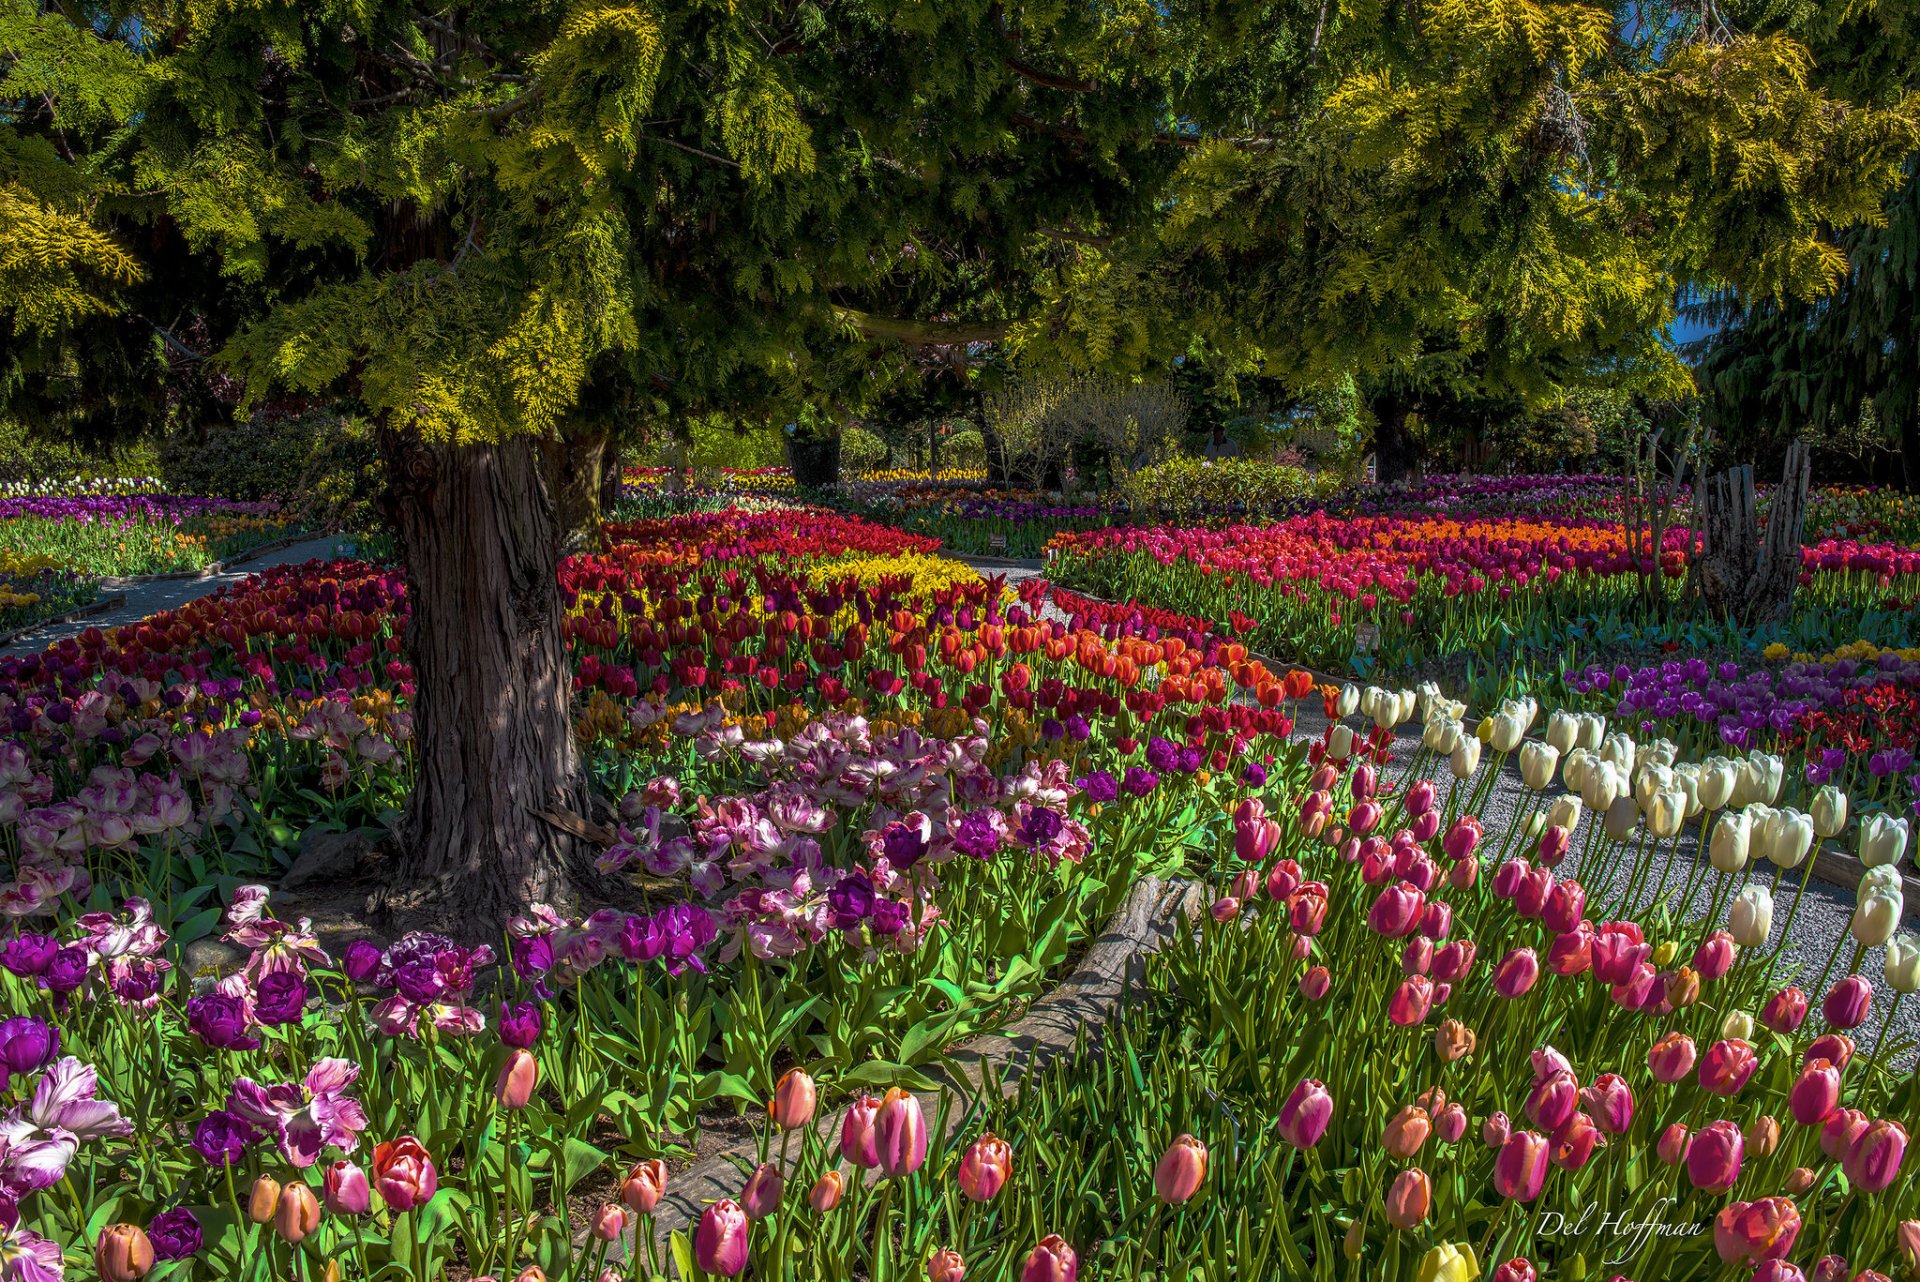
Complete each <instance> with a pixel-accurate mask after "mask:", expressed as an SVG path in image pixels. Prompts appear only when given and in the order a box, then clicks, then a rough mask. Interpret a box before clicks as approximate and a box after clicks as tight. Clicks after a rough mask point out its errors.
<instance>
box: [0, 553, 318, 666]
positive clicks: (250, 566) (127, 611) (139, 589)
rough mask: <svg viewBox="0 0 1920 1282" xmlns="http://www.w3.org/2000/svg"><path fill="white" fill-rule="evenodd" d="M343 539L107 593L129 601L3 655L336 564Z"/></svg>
mask: <svg viewBox="0 0 1920 1282" xmlns="http://www.w3.org/2000/svg"><path fill="white" fill-rule="evenodd" d="M341 542H342V540H341V539H340V537H339V536H337V535H332V534H329V535H325V536H323V537H321V538H316V539H308V540H306V541H305V542H303V543H295V544H293V545H291V546H289V547H284V548H277V549H275V550H274V551H272V552H265V553H262V554H261V555H260V556H258V557H255V558H253V559H250V560H247V561H244V562H242V563H240V564H237V565H233V566H232V567H230V568H228V569H226V570H222V571H221V572H220V573H218V574H209V575H207V576H206V577H205V578H202V579H155V580H153V581H152V582H148V583H137V584H135V585H133V586H132V587H128V588H120V589H104V590H103V592H102V595H105V596H119V595H122V594H124V595H125V596H126V598H127V599H126V602H125V603H124V604H122V605H118V606H115V607H114V608H113V609H111V610H106V611H102V612H101V613H99V614H90V615H87V616H86V617H85V618H80V619H73V620H71V621H69V622H66V623H49V624H47V625H46V626H45V627H42V628H38V629H36V630H34V631H32V632H29V633H27V634H26V635H25V636H23V637H19V638H16V639H15V640H14V641H13V642H11V643H10V644H8V645H7V646H6V647H5V648H4V649H0V655H10V654H34V653H37V652H38V651H41V650H44V649H46V648H47V647H48V646H49V645H52V644H53V643H54V642H55V641H58V640H60V639H61V638H62V637H70V636H78V635H79V634H80V633H82V632H84V631H86V630H87V629H88V628H111V627H115V626H117V625H119V624H122V623H138V622H139V621H140V620H142V619H144V618H146V617H147V616H148V615H151V614H158V613H159V612H160V611H162V610H173V609H177V608H179V607H180V606H183V605H185V604H186V603H187V602H189V601H192V600H196V599H198V598H200V597H203V596H212V595H213V594H214V593H215V592H218V591H219V590H220V589H221V588H223V587H227V586H229V585H231V584H235V583H239V582H241V581H243V580H244V579H246V577H247V576H248V575H251V574H258V573H259V572H260V571H262V570H265V569H269V568H271V567H272V566H276V565H298V564H299V563H301V562H302V561H313V560H330V559H332V558H333V557H335V556H337V555H338V554H339V550H340V545H341Z"/></svg>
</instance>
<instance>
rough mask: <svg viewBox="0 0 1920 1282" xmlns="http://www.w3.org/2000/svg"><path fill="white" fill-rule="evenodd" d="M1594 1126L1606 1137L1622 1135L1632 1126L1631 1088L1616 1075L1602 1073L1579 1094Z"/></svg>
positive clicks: (1624, 1080)
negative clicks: (1590, 1114)
mask: <svg viewBox="0 0 1920 1282" xmlns="http://www.w3.org/2000/svg"><path fill="white" fill-rule="evenodd" d="M1580 1099H1581V1102H1582V1103H1583V1104H1585V1105H1586V1106H1587V1109H1588V1110H1589V1111H1590V1112H1591V1113H1592V1114H1593V1121H1594V1125H1596V1126H1598V1127H1599V1128H1600V1129H1601V1131H1603V1132H1605V1133H1606V1134H1608V1135H1624V1134H1626V1132H1627V1128H1628V1127H1630V1126H1632V1125H1633V1088H1632V1087H1630V1086H1628V1085H1627V1079H1626V1078H1624V1077H1621V1076H1620V1075H1619V1074H1618V1073H1602V1074H1601V1075H1600V1076H1598V1077H1596V1078H1594V1079H1593V1083H1592V1085H1590V1086H1587V1087H1586V1088H1585V1089H1583V1090H1582V1091H1581V1092H1580Z"/></svg>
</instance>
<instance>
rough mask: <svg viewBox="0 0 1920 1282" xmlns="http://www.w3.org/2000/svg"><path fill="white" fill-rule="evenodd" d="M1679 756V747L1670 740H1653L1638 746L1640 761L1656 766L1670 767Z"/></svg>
mask: <svg viewBox="0 0 1920 1282" xmlns="http://www.w3.org/2000/svg"><path fill="white" fill-rule="evenodd" d="M1679 755H1680V746H1679V745H1678V744H1676V743H1674V741H1673V740H1671V739H1655V740H1654V741H1653V742H1652V743H1643V744H1641V745H1640V760H1642V761H1645V762H1650V763H1652V764H1653V765H1656V766H1667V767H1671V766H1672V765H1673V763H1674V759H1675V758H1677V757H1678V756H1679Z"/></svg>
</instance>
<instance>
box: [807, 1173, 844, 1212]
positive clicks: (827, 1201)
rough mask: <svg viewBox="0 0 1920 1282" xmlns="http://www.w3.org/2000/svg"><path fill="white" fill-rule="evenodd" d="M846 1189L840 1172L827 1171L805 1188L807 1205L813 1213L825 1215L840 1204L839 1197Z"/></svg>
mask: <svg viewBox="0 0 1920 1282" xmlns="http://www.w3.org/2000/svg"><path fill="white" fill-rule="evenodd" d="M846 1190H847V1182H846V1180H845V1178H844V1177H842V1176H841V1174H840V1172H839V1171H827V1172H826V1173H824V1174H823V1175H821V1177H820V1178H819V1179H817V1180H815V1181H814V1182H813V1187H812V1188H810V1189H808V1190H807V1205H808V1206H810V1207H812V1208H813V1210H814V1214H816V1215H825V1214H826V1213H827V1212H828V1211H831V1210H832V1209H833V1208H834V1207H836V1206H838V1205H840V1197H841V1195H842V1194H843V1193H845V1192H846Z"/></svg>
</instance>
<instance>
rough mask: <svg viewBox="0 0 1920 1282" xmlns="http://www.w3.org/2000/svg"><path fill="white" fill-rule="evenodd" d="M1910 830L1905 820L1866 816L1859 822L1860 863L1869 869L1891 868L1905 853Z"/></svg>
mask: <svg viewBox="0 0 1920 1282" xmlns="http://www.w3.org/2000/svg"><path fill="white" fill-rule="evenodd" d="M1909 832H1910V829H1909V826H1908V824H1907V821H1906V820H1905V819H1895V818H1893V817H1891V816H1889V815H1867V816H1865V817H1864V818H1862V819H1861V820H1860V862H1861V863H1863V864H1865V865H1866V866H1867V867H1869V868H1879V867H1883V866H1884V867H1891V866H1892V865H1894V864H1897V863H1899V862H1900V856H1901V855H1904V854H1905V853H1906V852H1907V837H1908V835H1909Z"/></svg>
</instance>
